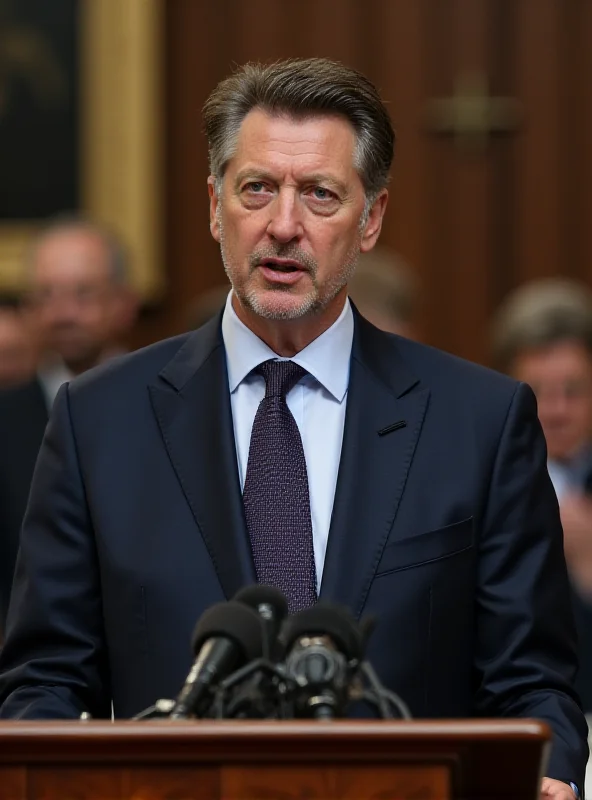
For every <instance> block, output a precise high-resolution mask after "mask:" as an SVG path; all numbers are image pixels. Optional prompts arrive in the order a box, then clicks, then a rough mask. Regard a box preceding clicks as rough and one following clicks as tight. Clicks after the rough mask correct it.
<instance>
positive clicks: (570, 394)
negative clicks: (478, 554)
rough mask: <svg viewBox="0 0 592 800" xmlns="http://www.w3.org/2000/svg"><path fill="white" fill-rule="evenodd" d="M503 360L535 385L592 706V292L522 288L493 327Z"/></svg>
mask: <svg viewBox="0 0 592 800" xmlns="http://www.w3.org/2000/svg"><path fill="white" fill-rule="evenodd" d="M493 346H494V355H495V358H496V360H497V365H498V366H499V367H501V368H502V369H504V370H505V371H507V372H509V373H510V374H512V375H513V376H514V377H515V378H517V379H518V380H521V381H525V382H526V383H528V384H530V386H531V387H532V389H533V390H534V392H535V394H536V396H537V401H538V409H539V418H540V421H541V424H542V426H543V430H544V432H545V437H546V440H547V449H548V467H549V475H550V476H551V480H552V482H553V485H554V487H555V491H556V494H557V497H558V500H559V505H560V509H561V520H562V523H563V531H564V546H565V554H566V558H567V561H568V565H569V569H570V573H571V577H572V583H573V586H574V589H575V595H576V596H575V603H574V605H575V611H576V617H577V621H578V627H579V636H580V646H581V650H582V652H581V668H580V677H579V686H578V688H579V690H580V694H581V696H582V700H583V703H584V707H585V710H586V711H588V712H590V711H592V293H591V292H590V290H589V289H588V288H587V287H586V286H584V285H581V284H578V283H575V282H571V281H566V280H558V279H555V280H543V281H535V282H533V283H529V284H526V285H525V286H522V287H520V288H519V289H518V290H517V291H516V292H515V293H513V294H512V295H510V297H509V298H508V299H507V300H506V302H505V303H504V304H503V306H502V307H501V308H500V310H499V312H498V314H497V317H496V320H495V324H494V331H493Z"/></svg>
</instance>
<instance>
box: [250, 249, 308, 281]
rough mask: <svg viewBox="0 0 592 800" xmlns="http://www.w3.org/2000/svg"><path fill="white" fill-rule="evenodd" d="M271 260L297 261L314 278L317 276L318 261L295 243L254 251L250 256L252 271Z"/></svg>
mask: <svg viewBox="0 0 592 800" xmlns="http://www.w3.org/2000/svg"><path fill="white" fill-rule="evenodd" d="M270 258H286V259H290V260H291V261H297V262H298V264H300V265H301V266H303V267H304V268H305V269H306V271H307V272H310V274H311V275H312V277H313V278H314V277H315V276H316V274H317V270H318V265H317V262H316V259H314V258H313V257H312V256H311V255H309V254H308V253H307V252H305V251H304V250H302V249H301V248H300V247H298V245H297V244H294V243H293V242H288V244H278V245H272V244H270V245H268V246H267V247H261V248H260V249H259V250H254V251H253V252H252V253H251V255H250V256H249V266H250V268H251V271H253V270H254V269H255V268H256V267H258V266H259V265H260V264H261V263H262V262H263V261H267V260H268V259H270Z"/></svg>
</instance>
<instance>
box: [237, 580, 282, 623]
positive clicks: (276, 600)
mask: <svg viewBox="0 0 592 800" xmlns="http://www.w3.org/2000/svg"><path fill="white" fill-rule="evenodd" d="M233 599H234V600H236V601H237V602H239V603H244V604H245V605H247V606H250V607H251V608H254V609H255V610H258V608H259V606H262V605H268V606H271V608H272V610H273V613H274V616H275V618H276V620H278V621H279V622H281V621H282V620H283V619H284V617H286V616H287V614H288V601H287V600H286V597H285V595H284V594H283V592H281V591H280V590H279V589H278V588H276V587H275V586H265V585H264V584H261V583H255V584H253V585H252V586H245V587H243V588H242V589H240V590H239V591H238V592H237V593H236V594H235V595H234V598H233Z"/></svg>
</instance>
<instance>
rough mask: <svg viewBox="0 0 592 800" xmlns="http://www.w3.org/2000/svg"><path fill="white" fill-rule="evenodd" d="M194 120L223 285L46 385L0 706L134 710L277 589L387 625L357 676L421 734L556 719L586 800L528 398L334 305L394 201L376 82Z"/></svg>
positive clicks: (314, 83)
mask: <svg viewBox="0 0 592 800" xmlns="http://www.w3.org/2000/svg"><path fill="white" fill-rule="evenodd" d="M204 121H205V128H206V133H207V136H208V143H209V146H210V175H209V177H208V180H207V187H208V192H209V198H210V231H211V233H212V236H213V237H214V239H215V240H216V241H217V242H218V243H219V245H220V251H221V261H222V264H223V266H224V268H225V270H226V274H227V275H228V277H229V279H230V281H231V284H232V292H231V294H230V295H229V297H228V299H227V302H226V305H225V307H224V310H223V312H222V313H221V314H220V315H219V316H218V317H216V318H214V319H213V320H211V321H210V322H208V323H206V324H205V325H204V326H202V327H201V328H199V329H198V330H197V331H193V332H191V333H187V334H184V335H181V336H178V337H175V338H173V339H168V340H165V341H163V342H158V343H156V344H155V345H153V346H151V347H148V348H144V349H143V350H141V351H139V352H137V353H132V354H130V355H128V356H125V357H124V358H122V359H117V360H116V361H115V362H111V363H109V364H107V365H102V366H100V367H97V368H96V369H94V370H91V371H90V372H87V373H85V374H84V375H82V376H80V377H78V378H77V379H75V380H74V381H72V382H71V383H69V384H66V385H64V386H63V387H62V388H61V389H60V391H59V393H58V396H57V398H56V400H55V403H54V406H53V409H52V415H51V420H50V424H49V425H48V428H47V432H46V435H45V438H44V442H43V445H42V448H41V452H40V455H39V460H38V463H37V467H36V470H35V476H34V479H33V486H32V491H31V498H30V501H29V506H28V510H27V515H26V518H25V523H24V525H23V530H22V535H21V549H20V555H19V559H18V565H17V571H16V580H15V587H14V591H13V593H12V598H11V605H10V611H9V616H8V626H7V637H6V642H5V645H4V647H3V649H2V651H1V653H0V702H1V703H2V705H1V707H0V716H1V717H2V718H10V719H14V718H18V719H23V718H30V719H31V718H36V719H40V718H56V717H57V718H78V717H79V716H80V713H81V712H85V711H87V712H89V713H91V714H92V715H93V716H96V717H110V716H111V711H112V709H113V713H114V715H115V717H127V716H133V715H134V714H137V713H138V712H140V711H141V710H142V709H143V708H145V707H146V706H148V705H150V704H151V703H153V702H154V700H155V699H156V698H158V697H171V696H173V695H175V694H176V693H177V692H178V690H179V688H180V686H181V685H182V683H183V680H184V678H185V676H186V675H187V671H188V670H189V667H190V662H191V653H190V647H189V641H190V634H191V630H192V629H193V627H194V624H195V620H196V619H197V618H198V617H199V616H200V615H201V614H202V613H203V611H204V609H206V608H207V607H208V606H211V605H212V604H213V603H216V602H220V601H222V600H223V599H224V598H230V597H232V596H233V595H234V594H235V593H236V592H237V590H238V589H240V588H241V587H243V586H245V585H248V584H251V583H255V582H259V583H270V584H272V585H275V586H277V587H278V588H280V589H281V590H282V591H283V592H284V594H285V595H286V597H287V600H288V605H289V609H290V611H292V612H294V611H298V610H300V609H305V608H309V607H310V606H312V605H313V604H314V603H315V602H316V599H317V597H320V598H321V599H322V598H325V599H328V600H331V601H333V602H335V603H339V604H341V605H343V606H345V607H347V608H349V609H350V611H351V612H352V613H353V614H355V615H356V616H357V617H359V616H360V615H361V614H368V615H372V616H375V617H376V620H377V624H376V628H375V629H374V631H373V634H372V636H371V637H370V639H369V642H368V650H367V656H368V659H369V660H370V662H371V663H373V665H374V667H375V669H376V671H377V673H378V675H379V676H380V678H381V679H382V680H383V681H384V683H385V685H386V686H387V687H388V688H389V689H392V690H394V691H397V692H398V693H399V694H400V695H401V696H402V697H403V698H404V699H405V700H406V702H407V703H408V705H409V707H410V708H411V711H412V713H413V714H414V715H416V716H418V717H451V716H452V717H467V716H474V717H484V716H486V717H491V716H497V717H513V716H518V717H531V716H536V717H538V718H541V719H543V720H545V721H547V722H548V723H549V725H550V726H551V728H552V730H553V733H554V736H553V746H552V748H551V750H550V756H549V760H548V762H547V777H546V778H545V779H544V780H543V782H542V785H541V796H542V797H545V798H551V797H553V798H554V800H574V797H575V789H574V786H573V784H575V785H576V787H577V786H579V787H582V786H583V778H584V771H585V764H586V758H587V754H588V746H587V741H586V724H585V719H584V715H583V714H582V711H581V709H580V707H579V703H578V698H577V695H576V693H575V691H574V689H573V675H574V673H575V670H576V666H577V655H576V648H575V634H574V630H573V620H572V617H571V608H570V601H569V585H568V580H567V571H566V568H565V560H564V556H563V549H562V541H561V526H560V521H559V513H558V509H557V504H556V501H555V495H554V492H553V488H552V486H551V483H550V481H549V476H548V474H547V469H546V461H545V445H544V438H543V434H542V431H541V427H540V424H539V422H538V420H537V416H536V404H535V399H534V395H533V393H532V391H531V390H530V389H529V387H527V386H525V385H524V384H520V383H518V382H516V381H514V380H512V379H511V378H509V377H507V376H505V375H500V374H498V373H494V372H492V371H489V370H486V369H484V368H483V367H480V366H478V365H475V364H471V363H469V362H466V361H463V360H461V359H458V358H455V357H453V356H451V355H449V354H447V353H443V352H440V351H438V350H436V349H434V348H430V347H426V346H424V345H422V344H419V343H418V342H415V341H412V340H411V339H408V338H405V337H402V336H398V335H395V334H390V333H386V332H384V331H381V330H379V329H378V328H376V327H375V326H374V325H372V324H371V323H370V322H368V321H367V320H365V319H364V318H363V317H362V315H361V314H359V313H358V312H357V311H356V310H355V308H354V307H353V305H352V303H351V302H350V301H349V298H348V283H349V280H350V278H351V277H352V275H353V273H354V271H355V268H356V264H357V261H358V257H359V255H360V253H361V252H368V251H370V250H372V248H373V247H374V245H375V244H376V242H377V240H378V237H379V235H380V231H381V226H382V220H383V215H384V212H385V209H386V204H387V198H388V189H387V185H388V179H389V172H390V166H391V161H392V158H393V151H394V131H393V128H392V123H391V121H390V118H389V115H388V111H387V109H386V106H385V104H384V102H383V101H382V99H381V98H380V96H379V93H378V90H377V89H376V87H375V86H374V85H373V84H372V83H371V82H370V81H369V80H368V79H367V78H365V77H364V76H363V75H361V74H360V73H359V72H356V71H354V70H351V69H349V68H347V67H346V66H344V65H342V64H340V63H337V62H333V61H329V60H327V59H304V60H289V61H280V62H276V63H274V64H272V65H258V64H248V65H245V66H244V67H242V68H239V69H237V70H236V71H235V73H234V74H233V75H231V76H230V77H228V78H227V79H225V80H224V81H222V82H221V83H220V84H218V86H217V87H216V88H215V89H214V91H213V92H212V94H211V95H210V97H209V99H208V100H207V102H206V105H205V107H204ZM507 781H508V785H509V786H511V781H512V776H510V775H508V776H507ZM570 784H572V786H570ZM508 793H509V794H511V793H512V791H511V788H510V789H509V792H508Z"/></svg>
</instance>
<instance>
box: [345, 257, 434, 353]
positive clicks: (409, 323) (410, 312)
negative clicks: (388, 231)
mask: <svg viewBox="0 0 592 800" xmlns="http://www.w3.org/2000/svg"><path fill="white" fill-rule="evenodd" d="M418 295H419V285H418V280H417V276H416V275H415V273H414V272H413V270H412V269H411V267H410V266H409V264H407V263H406V262H405V261H404V260H403V258H402V257H401V256H400V255H399V254H398V253H397V252H395V251H394V250H391V249H390V248H388V247H384V246H381V245H377V246H376V247H375V248H374V250H371V251H370V252H369V253H362V254H361V255H360V259H359V261H358V264H357V266H356V271H355V272H354V274H353V277H352V279H351V280H350V282H349V296H350V297H351V299H352V300H353V302H354V303H355V305H356V308H357V309H358V311H359V312H360V314H361V315H362V316H363V317H365V318H366V319H367V320H369V322H371V323H372V324H373V325H376V327H377V328H380V329H381V330H383V331H387V332H388V333H398V334H400V335H401V336H407V337H408V338H411V339H414V338H416V331H415V320H416V315H417V306H418Z"/></svg>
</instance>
